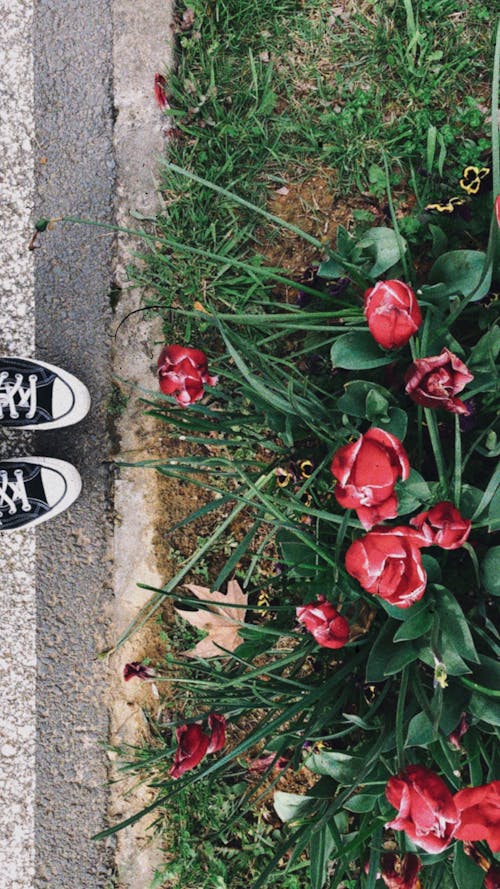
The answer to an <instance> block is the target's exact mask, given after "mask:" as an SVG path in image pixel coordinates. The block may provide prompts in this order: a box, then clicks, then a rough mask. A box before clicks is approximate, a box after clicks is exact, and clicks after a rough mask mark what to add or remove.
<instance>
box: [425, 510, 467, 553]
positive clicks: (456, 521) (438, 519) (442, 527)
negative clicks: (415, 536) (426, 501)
mask: <svg viewBox="0 0 500 889" xmlns="http://www.w3.org/2000/svg"><path fill="white" fill-rule="evenodd" d="M410 525H413V527H414V528H417V530H418V531H420V533H421V534H422V535H423V536H424V538H425V540H426V541H427V543H426V544H425V545H426V546H440V547H441V549H459V547H461V546H462V544H464V543H465V541H466V540H467V538H468V536H469V533H470V529H471V525H472V522H470V520H469V519H464V518H463V516H462V515H460V513H459V511H458V509H456V508H455V507H454V506H453V503H450V502H449V501H448V500H443V501H441V502H440V503H436V505H435V506H433V507H432V508H431V509H428V510H426V512H420V513H419V514H418V515H416V516H415V517H414V518H413V519H410Z"/></svg>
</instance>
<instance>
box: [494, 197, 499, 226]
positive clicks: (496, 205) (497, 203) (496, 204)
mask: <svg viewBox="0 0 500 889" xmlns="http://www.w3.org/2000/svg"><path fill="white" fill-rule="evenodd" d="M495 216H496V218H497V224H498V228H500V194H499V195H497V196H496V198H495Z"/></svg>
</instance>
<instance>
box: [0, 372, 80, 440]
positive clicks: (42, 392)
mask: <svg viewBox="0 0 500 889" xmlns="http://www.w3.org/2000/svg"><path fill="white" fill-rule="evenodd" d="M89 407H90V395H89V393H88V389H87V387H86V386H84V384H83V383H81V382H80V380H77V378H76V377H74V376H73V375H72V374H70V373H68V372H67V371H65V370H62V369H61V368H60V367H54V365H53V364H47V363H46V362H45V361H31V360H30V359H29V358H0V426H10V427H13V428H16V429H57V428H58V427H59V426H70V425H71V424H72V423H78V422H79V420H82V419H83V417H84V416H85V414H86V413H87V411H88V409H89Z"/></svg>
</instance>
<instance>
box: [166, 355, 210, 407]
mask: <svg viewBox="0 0 500 889" xmlns="http://www.w3.org/2000/svg"><path fill="white" fill-rule="evenodd" d="M158 377H159V382H160V389H161V391H162V392H163V394H164V395H175V397H176V399H177V402H178V404H180V405H181V407H186V406H187V405H188V404H194V403H195V401H200V399H201V398H203V384H204V383H206V384H207V385H208V386H215V385H216V384H217V379H218V378H217V377H215V376H214V377H211V376H209V373H208V362H207V356H206V355H205V353H204V352H201V351H200V350H199V349H189V348H188V347H187V346H165V348H164V349H163V350H162V352H161V354H160V357H159V358H158Z"/></svg>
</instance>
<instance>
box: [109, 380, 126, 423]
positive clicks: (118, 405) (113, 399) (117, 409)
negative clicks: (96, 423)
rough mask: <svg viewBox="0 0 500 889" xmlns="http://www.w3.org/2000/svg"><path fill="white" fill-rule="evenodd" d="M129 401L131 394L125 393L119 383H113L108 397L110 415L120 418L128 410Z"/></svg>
mask: <svg viewBox="0 0 500 889" xmlns="http://www.w3.org/2000/svg"><path fill="white" fill-rule="evenodd" d="M128 402H129V396H128V395H126V394H125V392H124V391H123V389H122V387H121V386H120V385H119V384H118V383H112V384H111V393H110V395H109V398H108V415H109V416H110V417H113V418H114V419H118V418H119V417H121V416H122V415H123V414H124V412H125V411H126V409H127V404H128Z"/></svg>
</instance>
